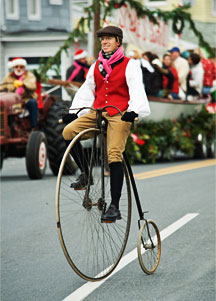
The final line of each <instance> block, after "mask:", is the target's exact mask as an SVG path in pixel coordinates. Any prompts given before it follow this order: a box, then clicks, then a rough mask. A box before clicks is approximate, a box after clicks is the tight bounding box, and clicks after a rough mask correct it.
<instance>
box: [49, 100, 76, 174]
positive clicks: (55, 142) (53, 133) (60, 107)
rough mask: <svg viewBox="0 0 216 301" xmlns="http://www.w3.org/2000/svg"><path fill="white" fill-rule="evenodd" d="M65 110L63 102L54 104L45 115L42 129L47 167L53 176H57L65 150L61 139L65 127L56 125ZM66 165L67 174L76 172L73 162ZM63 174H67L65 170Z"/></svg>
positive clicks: (65, 105)
mask: <svg viewBox="0 0 216 301" xmlns="http://www.w3.org/2000/svg"><path fill="white" fill-rule="evenodd" d="M67 108H68V104H66V103H64V102H63V101H56V102H54V103H53V105H52V107H51V108H50V110H49V112H48V114H47V117H46V125H45V127H44V132H45V135H46V139H47V144H48V159H49V166H50V169H51V170H52V173H53V174H54V175H55V176H57V175H58V171H59V167H60V164H61V160H62V157H63V155H64V152H65V150H66V148H67V146H66V144H65V141H64V139H63V137H62V131H63V129H64V127H65V124H59V123H58V121H59V119H61V118H62V116H63V115H64V114H65V113H66V111H65V109H67ZM68 165H69V167H68V173H70V174H71V172H72V173H75V172H76V170H77V166H76V164H75V163H74V162H73V163H72V162H70V163H68ZM64 172H65V173H67V169H65V171H64Z"/></svg>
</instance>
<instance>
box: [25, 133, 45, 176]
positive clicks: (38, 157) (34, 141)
mask: <svg viewBox="0 0 216 301" xmlns="http://www.w3.org/2000/svg"><path fill="white" fill-rule="evenodd" d="M46 165H47V142H46V137H45V135H44V133H43V132H40V131H35V132H31V134H30V136H29V139H28V142H27V146H26V169H27V173H28V176H29V178H30V179H41V178H42V177H43V176H44V174H45V170H46Z"/></svg>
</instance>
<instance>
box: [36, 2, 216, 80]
mask: <svg viewBox="0 0 216 301" xmlns="http://www.w3.org/2000/svg"><path fill="white" fill-rule="evenodd" d="M98 2H99V4H100V6H101V8H102V10H103V18H102V19H103V20H105V19H106V17H107V16H109V15H111V14H112V11H113V10H115V9H119V8H121V7H122V6H124V5H130V7H131V8H133V9H135V10H136V12H137V15H138V17H139V18H142V17H144V16H146V17H148V18H149V20H150V21H152V22H153V23H154V24H158V21H157V18H159V19H162V20H163V21H164V22H165V23H167V22H168V21H169V20H172V30H173V31H174V32H175V33H177V34H181V33H182V31H183V29H184V26H185V21H186V22H188V23H189V25H190V28H191V30H192V31H193V32H194V34H195V35H196V36H197V37H198V40H199V45H200V46H201V47H204V48H205V49H206V50H207V51H208V52H209V53H210V54H211V55H214V50H213V49H212V48H211V46H210V45H209V44H208V43H207V42H206V41H205V40H204V38H203V35H202V34H201V33H200V32H199V31H198V30H197V28H196V26H195V23H194V21H193V20H192V19H191V14H190V13H188V12H186V11H185V10H187V9H188V8H190V6H189V5H184V6H182V7H177V8H175V9H173V10H172V11H162V10H160V9H156V10H154V11H152V10H150V9H148V8H147V7H145V6H143V5H142V4H141V3H140V2H137V1H136V0H119V1H118V0H117V1H116V0H109V2H108V3H107V2H106V1H104V0H93V4H92V5H90V6H88V7H86V8H84V12H85V14H86V17H82V18H80V20H79V22H78V25H77V27H76V28H75V29H74V30H73V31H72V32H71V33H70V34H69V36H68V38H67V40H65V42H64V44H63V45H62V46H61V47H60V49H59V50H58V51H57V52H56V54H55V55H54V56H52V57H50V58H49V59H48V60H47V62H46V63H45V64H41V65H40V67H39V69H38V70H34V73H35V75H36V77H37V78H38V80H41V79H44V78H45V77H46V73H47V71H48V70H49V69H52V68H53V65H58V64H59V63H60V58H61V53H62V51H65V52H66V53H67V50H68V48H69V47H70V45H71V44H73V43H74V42H75V41H76V40H77V39H80V38H82V39H86V33H85V27H86V25H87V27H88V28H89V30H91V21H92V20H93V17H94V14H95V12H96V7H97V5H98ZM179 22H180V28H178V26H177V23H179Z"/></svg>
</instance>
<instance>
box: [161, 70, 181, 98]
mask: <svg viewBox="0 0 216 301" xmlns="http://www.w3.org/2000/svg"><path fill="white" fill-rule="evenodd" d="M169 70H170V71H171V72H172V74H173V76H174V81H173V86H172V89H171V92H173V93H177V94H178V93H179V77H178V72H177V70H176V68H175V67H171V68H169ZM167 85H168V78H167V77H166V76H165V75H164V76H163V87H164V88H166V87H167Z"/></svg>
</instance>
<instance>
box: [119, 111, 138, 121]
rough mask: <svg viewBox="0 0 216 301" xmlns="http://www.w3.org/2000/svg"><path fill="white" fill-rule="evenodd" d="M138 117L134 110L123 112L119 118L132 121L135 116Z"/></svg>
mask: <svg viewBox="0 0 216 301" xmlns="http://www.w3.org/2000/svg"><path fill="white" fill-rule="evenodd" d="M137 117H138V114H137V113H135V112H134V111H131V112H125V113H124V115H123V116H122V118H121V120H123V121H127V122H134V120H135V118H137Z"/></svg>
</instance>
